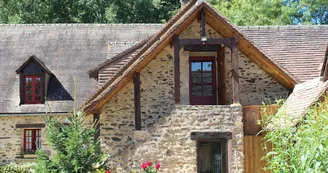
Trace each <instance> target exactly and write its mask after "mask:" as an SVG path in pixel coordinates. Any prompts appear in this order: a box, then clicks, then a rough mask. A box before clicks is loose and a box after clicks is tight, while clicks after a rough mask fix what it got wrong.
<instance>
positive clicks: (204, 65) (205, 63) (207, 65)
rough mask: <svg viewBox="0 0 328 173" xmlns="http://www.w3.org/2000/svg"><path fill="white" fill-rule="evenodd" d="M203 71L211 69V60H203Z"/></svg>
mask: <svg viewBox="0 0 328 173" xmlns="http://www.w3.org/2000/svg"><path fill="white" fill-rule="evenodd" d="M203 71H212V62H203Z"/></svg>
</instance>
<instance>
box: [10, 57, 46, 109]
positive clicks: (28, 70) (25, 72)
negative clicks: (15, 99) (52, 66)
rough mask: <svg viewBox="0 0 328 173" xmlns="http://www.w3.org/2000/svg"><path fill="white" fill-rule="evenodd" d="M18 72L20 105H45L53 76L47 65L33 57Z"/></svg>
mask: <svg viewBox="0 0 328 173" xmlns="http://www.w3.org/2000/svg"><path fill="white" fill-rule="evenodd" d="M16 72H17V74H19V76H20V100H21V101H20V104H43V103H44V102H45V97H46V93H47V86H48V84H49V80H50V76H52V73H51V72H50V70H49V69H48V68H47V67H46V66H45V64H44V63H43V62H42V61H41V60H39V59H38V58H36V56H34V55H33V56H31V57H30V58H29V59H28V60H27V61H25V62H24V63H23V65H22V66H21V67H20V68H18V70H16Z"/></svg>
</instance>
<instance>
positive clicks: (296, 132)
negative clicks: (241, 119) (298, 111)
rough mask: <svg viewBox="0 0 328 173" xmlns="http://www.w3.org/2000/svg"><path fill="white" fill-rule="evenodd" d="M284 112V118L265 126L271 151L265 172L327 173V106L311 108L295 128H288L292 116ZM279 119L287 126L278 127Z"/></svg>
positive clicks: (275, 118) (272, 120)
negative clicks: (284, 121)
mask: <svg viewBox="0 0 328 173" xmlns="http://www.w3.org/2000/svg"><path fill="white" fill-rule="evenodd" d="M327 99H328V98H326V100H327ZM281 109H282V110H281V111H280V113H282V114H279V115H275V117H272V116H271V118H269V119H270V122H268V123H267V125H266V127H267V130H266V131H265V132H266V135H265V138H264V139H265V140H266V141H267V142H268V143H271V144H272V149H271V151H269V152H268V153H267V155H266V156H265V157H264V158H263V159H265V160H266V161H267V163H268V164H267V165H266V167H265V168H264V169H266V170H271V172H273V173H299V172H315V173H316V172H318V173H319V172H328V159H327V158H328V106H327V103H318V104H316V105H314V106H312V107H311V108H310V109H308V110H307V114H306V116H304V117H303V118H300V117H298V118H300V121H299V123H298V124H297V125H296V126H289V125H287V124H288V123H289V122H290V121H291V120H290V119H289V118H288V117H292V116H290V115H286V113H284V112H286V111H284V110H283V107H281ZM277 116H278V117H277ZM277 119H280V120H284V119H285V120H286V121H287V122H286V123H276V122H275V121H276V120H277ZM265 148H266V147H264V149H265Z"/></svg>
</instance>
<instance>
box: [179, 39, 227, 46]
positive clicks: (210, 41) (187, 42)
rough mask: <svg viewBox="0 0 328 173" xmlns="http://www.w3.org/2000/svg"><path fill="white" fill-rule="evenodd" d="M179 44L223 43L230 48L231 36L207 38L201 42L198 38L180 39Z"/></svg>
mask: <svg viewBox="0 0 328 173" xmlns="http://www.w3.org/2000/svg"><path fill="white" fill-rule="evenodd" d="M179 43H180V45H181V46H185V45H203V44H214V45H215V44H216V45H218V44H224V45H226V46H228V47H229V48H231V38H208V39H207V41H206V42H202V41H201V40H200V39H180V40H179Z"/></svg>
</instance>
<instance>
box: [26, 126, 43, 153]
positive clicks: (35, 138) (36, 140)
mask: <svg viewBox="0 0 328 173" xmlns="http://www.w3.org/2000/svg"><path fill="white" fill-rule="evenodd" d="M40 148H41V130H40V129H25V130H24V152H26V153H35V151H36V150H38V149H40Z"/></svg>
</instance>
